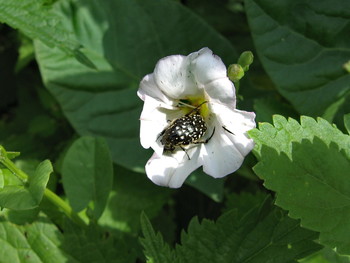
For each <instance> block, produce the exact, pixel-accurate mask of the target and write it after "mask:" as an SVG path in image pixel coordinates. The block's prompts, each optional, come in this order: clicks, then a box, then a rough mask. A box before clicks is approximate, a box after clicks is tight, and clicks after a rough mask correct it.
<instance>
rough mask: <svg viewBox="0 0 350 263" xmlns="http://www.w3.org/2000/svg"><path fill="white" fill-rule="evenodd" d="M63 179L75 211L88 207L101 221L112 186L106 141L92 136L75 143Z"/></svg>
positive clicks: (68, 153) (111, 172)
mask: <svg viewBox="0 0 350 263" xmlns="http://www.w3.org/2000/svg"><path fill="white" fill-rule="evenodd" d="M62 180H63V187H64V190H65V192H66V194H67V197H68V200H69V202H70V204H71V206H72V208H73V210H75V211H76V212H79V211H81V210H83V209H84V208H86V207H88V205H89V206H90V208H91V209H92V210H93V216H94V218H95V219H98V218H99V217H100V216H101V214H102V212H103V210H104V208H105V206H106V202H107V198H108V195H109V192H110V191H111V189H112V183H113V165H112V160H111V156H110V153H109V149H108V146H107V144H106V142H105V140H104V139H103V138H94V137H89V136H86V137H81V138H79V139H78V140H76V141H75V142H74V143H73V144H72V145H71V147H70V148H69V149H68V151H67V153H66V156H65V157H64V160H63V164H62ZM90 202H91V203H90Z"/></svg>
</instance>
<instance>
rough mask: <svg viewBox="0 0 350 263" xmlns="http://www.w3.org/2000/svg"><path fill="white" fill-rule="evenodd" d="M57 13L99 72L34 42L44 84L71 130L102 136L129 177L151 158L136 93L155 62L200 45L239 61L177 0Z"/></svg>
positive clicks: (75, 7)
mask: <svg viewBox="0 0 350 263" xmlns="http://www.w3.org/2000/svg"><path fill="white" fill-rule="evenodd" d="M81 6H84V8H81ZM55 10H56V12H57V13H59V14H60V15H62V16H64V17H65V19H64V20H62V23H63V24H62V25H63V26H64V28H65V29H66V30H67V31H71V32H73V34H74V35H75V36H76V38H77V39H78V41H79V42H80V43H82V44H83V45H84V47H85V49H84V54H86V55H87V56H88V57H89V59H90V60H92V61H94V64H95V65H96V68H97V69H96V70H92V69H90V68H86V67H84V66H82V65H81V64H80V63H78V62H76V61H75V60H74V59H72V58H70V57H69V56H67V55H66V54H64V53H63V52H61V51H60V50H58V49H57V48H48V47H47V46H44V45H42V44H41V43H40V42H37V41H36V42H35V50H36V55H37V60H38V63H39V66H40V71H41V73H42V77H43V80H44V82H45V84H46V86H47V88H48V89H49V90H50V92H51V93H52V94H53V95H54V96H55V98H56V99H57V101H58V102H59V104H60V105H61V108H62V109H63V111H64V113H65V115H66V116H67V118H68V119H69V121H70V122H71V124H72V126H73V127H74V129H75V130H76V131H77V132H78V133H79V134H81V135H96V136H102V137H104V138H105V139H106V141H107V143H108V145H109V146H110V149H111V151H112V157H113V161H114V162H115V163H117V164H119V165H122V166H124V167H127V168H130V169H133V170H134V171H139V172H140V171H142V172H143V171H144V165H145V163H146V162H147V160H148V158H149V157H150V156H151V152H150V151H147V150H145V149H143V148H142V147H141V145H140V140H139V117H140V113H141V107H142V101H141V100H140V99H139V98H138V97H137V96H136V89H137V88H138V85H139V81H140V80H141V78H142V77H143V76H144V75H146V74H148V73H151V72H152V71H153V69H154V67H155V64H156V62H157V61H158V60H159V59H160V58H162V57H165V56H168V55H172V54H184V55H187V54H189V53H191V52H194V51H197V50H199V49H200V48H202V47H204V46H208V47H210V48H211V49H212V50H213V51H214V52H215V53H216V54H218V55H220V56H221V57H222V58H223V59H224V60H225V61H226V62H227V63H228V62H231V63H232V61H236V60H237V53H236V51H235V50H234V48H233V47H232V46H231V44H230V43H229V42H228V41H227V40H226V39H224V38H223V37H222V36H221V35H219V34H218V33H217V32H216V31H214V30H213V29H212V28H211V27H210V26H209V25H207V24H206V23H205V22H204V21H203V20H201V19H200V18H199V17H198V16H197V15H194V14H193V13H191V12H190V11H189V10H188V9H186V8H185V7H183V6H182V5H181V4H179V3H176V2H175V1H170V0H159V1H157V2H154V1H152V0H118V1H116V0H112V1H99V2H96V1H92V0H81V1H79V0H78V1H70V0H63V1H58V2H57V3H56V4H55ZM111 10H113V12H111ZM125 14H128V15H127V16H126V15H125ZM135 18H137V19H135ZM145 40H147V41H145Z"/></svg>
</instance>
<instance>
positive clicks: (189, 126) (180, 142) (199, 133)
mask: <svg viewBox="0 0 350 263" xmlns="http://www.w3.org/2000/svg"><path fill="white" fill-rule="evenodd" d="M204 103H207V101H204V102H202V103H201V104H200V105H198V106H197V107H196V108H194V109H193V110H191V111H190V112H189V113H187V114H186V115H184V116H182V117H180V118H177V119H175V120H173V121H172V122H171V123H170V124H169V125H168V126H167V127H166V128H165V129H164V130H163V131H162V132H161V133H160V134H159V136H158V138H159V137H161V136H162V138H161V140H160V142H161V144H162V145H164V150H163V152H165V153H172V152H174V150H175V148H176V147H179V148H181V149H182V150H183V151H185V152H186V150H185V149H184V148H183V146H187V145H190V144H199V143H207V142H209V140H210V139H211V138H212V137H213V135H214V132H215V128H214V130H213V133H212V134H211V136H210V137H209V138H208V139H206V140H204V141H202V140H200V139H201V138H202V137H203V136H204V134H205V133H206V131H207V125H206V123H205V121H204V119H203V117H202V116H201V115H200V113H199V108H200V107H201V106H202V105H203V104H204ZM186 155H187V157H188V158H189V156H188V154H187V152H186ZM189 159H190V158H189Z"/></svg>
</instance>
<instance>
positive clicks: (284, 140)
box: [248, 115, 350, 158]
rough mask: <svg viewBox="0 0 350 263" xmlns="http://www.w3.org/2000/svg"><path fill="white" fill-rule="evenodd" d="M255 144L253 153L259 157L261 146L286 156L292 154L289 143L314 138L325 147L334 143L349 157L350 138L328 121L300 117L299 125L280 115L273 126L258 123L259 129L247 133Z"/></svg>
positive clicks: (274, 118) (274, 119)
mask: <svg viewBox="0 0 350 263" xmlns="http://www.w3.org/2000/svg"><path fill="white" fill-rule="evenodd" d="M248 133H249V135H250V136H251V137H252V138H253V139H254V142H255V143H256V145H255V148H254V153H255V154H256V155H257V156H258V158H259V157H260V156H261V154H260V151H261V146H262V145H263V144H265V145H268V146H269V147H273V148H275V149H276V150H277V151H278V152H281V151H282V152H285V153H286V154H287V155H288V156H291V154H292V145H291V142H292V141H295V142H301V141H302V140H303V139H308V140H312V139H313V138H314V137H318V138H320V139H321V140H322V141H324V142H325V143H326V144H327V145H328V144H330V143H331V142H335V143H336V144H337V145H338V147H340V149H343V150H345V152H346V153H347V155H348V156H349V155H350V147H349V143H350V138H349V136H348V135H345V134H343V133H342V132H341V131H340V130H338V129H337V128H336V126H335V125H332V124H330V123H329V122H328V121H326V120H324V119H322V118H317V120H315V119H313V118H310V117H307V116H301V117H300V123H298V122H297V121H296V120H294V119H292V118H289V119H288V120H287V119H286V118H285V117H283V116H280V115H274V116H273V125H271V124H269V123H260V124H259V129H254V130H251V131H249V132H248Z"/></svg>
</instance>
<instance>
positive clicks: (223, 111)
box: [210, 103, 256, 134]
mask: <svg viewBox="0 0 350 263" xmlns="http://www.w3.org/2000/svg"><path fill="white" fill-rule="evenodd" d="M210 106H211V110H212V112H213V113H214V114H215V116H216V118H217V119H218V121H219V122H220V123H221V124H222V126H224V127H225V128H226V129H228V130H229V131H231V132H232V133H234V134H242V133H245V132H247V131H249V130H251V129H253V128H255V125H256V124H255V121H254V119H255V113H254V112H247V111H241V110H237V109H234V108H229V107H227V106H225V105H223V104H220V103H211V104H210Z"/></svg>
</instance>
